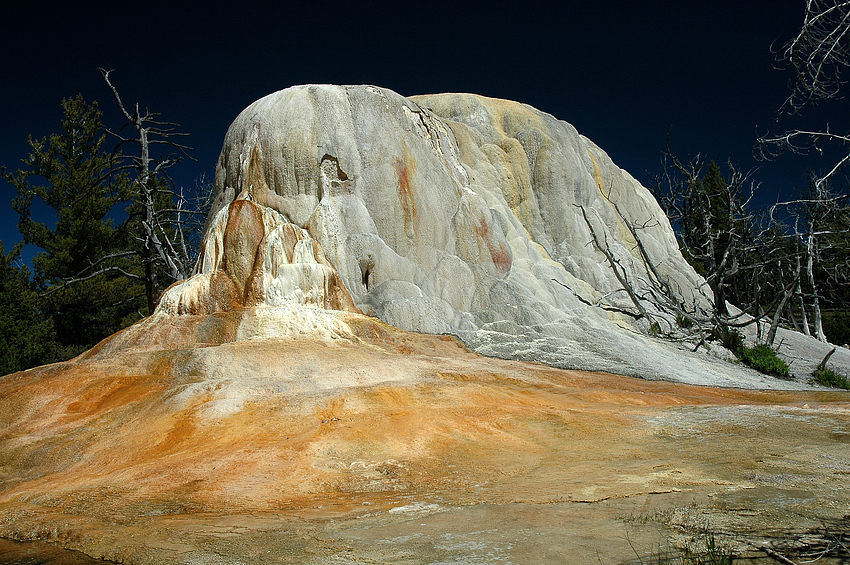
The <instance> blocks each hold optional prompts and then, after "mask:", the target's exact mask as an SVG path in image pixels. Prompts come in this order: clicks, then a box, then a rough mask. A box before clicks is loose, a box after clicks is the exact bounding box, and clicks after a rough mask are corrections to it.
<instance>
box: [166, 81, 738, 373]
mask: <svg viewBox="0 0 850 565" xmlns="http://www.w3.org/2000/svg"><path fill="white" fill-rule="evenodd" d="M215 190H216V192H215V200H214V205H213V209H212V211H211V213H210V216H209V220H208V225H207V231H206V238H205V243H204V250H203V256H202V258H201V261H200V262H199V264H198V268H197V273H198V274H196V275H195V276H194V277H193V278H191V279H190V280H189V281H186V282H185V283H183V284H182V285H179V286H176V287H174V288H172V289H171V290H170V291H169V292H168V293H166V295H165V297H164V298H163V299H162V302H161V305H160V309H159V312H158V313H157V318H162V317H163V316H172V317H173V316H175V315H176V316H180V315H185V314H211V313H215V312H221V311H227V310H232V309H238V308H246V307H247V308H260V309H262V308H273V309H278V310H276V311H277V312H278V313H279V314H280V317H281V321H280V323H281V324H283V325H287V324H289V323H290V322H289V321H287V319H286V317H287V316H288V314H285V313H284V311H285V310H286V308H285V307H286V306H287V305H298V306H299V307H300V306H304V305H310V306H314V307H319V308H330V309H338V310H344V311H358V310H359V311H362V312H364V313H367V314H371V315H377V316H378V317H380V318H381V319H382V320H384V321H386V322H388V323H390V324H393V325H395V326H397V327H399V328H402V329H406V330H412V331H418V332H426V333H437V334H440V333H452V334H455V335H457V336H459V337H460V338H461V339H462V340H464V342H465V343H467V344H468V345H469V346H470V347H472V348H473V349H475V350H477V351H479V352H481V353H485V354H487V355H492V356H498V357H506V358H519V359H528V360H535V361H543V362H546V363H549V364H551V365H555V366H561V367H572V368H581V369H593V370H608V371H612V372H619V373H623V374H629V375H639V376H642V377H645V378H657V377H664V378H673V379H678V380H685V381H691V382H704V381H705V372H706V371H707V370H709V371H711V372H712V373H717V374H718V375H719V380H718V381H716V383H725V384H734V383H735V382H736V380H737V379H738V376H737V375H738V371H737V369H735V368H730V367H722V366H721V367H720V368H718V367H715V364H714V363H713V362H712V361H711V360H707V359H705V356H700V357H699V358H698V359H699V360H698V361H695V362H688V363H682V362H681V361H680V355H681V351H680V350H678V349H676V348H673V347H672V346H670V345H669V344H663V343H659V341H658V340H656V339H652V338H649V337H648V336H646V333H647V330H648V329H649V327H648V323H647V322H646V318H642V319H640V318H639V317H638V316H636V315H635V314H637V313H638V310H637V309H636V308H635V305H634V304H633V303H632V302H631V301H630V299H629V296H628V295H627V294H626V292H624V283H625V284H628V285H629V286H631V287H633V288H634V289H636V291H637V292H638V293H639V294H640V295H642V296H644V297H646V298H645V299H644V300H643V303H642V305H641V306H642V308H644V309H645V310H647V311H650V312H652V313H653V315H654V319H656V320H659V321H660V322H661V323H662V324H665V323H666V324H667V327H664V328H661V329H662V330H666V329H670V328H672V327H673V324H674V323H675V322H674V321H673V320H670V319H669V316H665V315H664V314H662V313H660V312H658V310H657V309H656V307H655V306H656V305H655V304H654V303H653V299H652V296H653V295H652V294H651V293H649V292H646V290H647V288H648V286H647V285H648V281H649V280H652V279H653V277H658V276H660V277H661V278H662V279H663V281H664V282H665V283H666V284H667V285H669V287H670V288H672V289H673V290H674V292H675V293H676V295H677V296H676V298H677V299H679V300H681V301H683V302H685V303H687V304H692V305H693V306H694V307H697V308H698V307H700V306H701V305H702V304H704V300H705V297H704V296H703V295H702V294H701V292H702V291H701V286H700V285H701V283H702V281H701V279H700V278H699V277H698V276H697V275H696V273H695V272H694V271H693V269H691V267H690V266H689V265H688V264H687V263H686V262H685V261H684V260H683V258H682V256H681V254H680V253H679V251H678V247H677V245H676V241H675V237H674V235H673V232H672V230H671V228H670V225H669V222H668V221H667V219H666V217H665V216H664V214H663V213H662V211H661V209H660V208H659V207H658V205H657V204H656V202H655V200H654V199H653V197H652V196H651V195H650V193H649V192H648V191H647V190H646V189H645V188H644V187H643V186H641V185H640V184H639V183H638V182H637V181H635V180H634V179H633V178H632V177H631V176H630V175H629V174H628V173H626V172H625V171H623V170H622V169H620V168H618V167H617V166H616V165H614V164H613V163H612V162H611V160H610V159H609V158H608V156H607V155H606V154H605V152H604V151H602V150H601V149H599V148H598V147H597V146H596V145H594V144H593V143H592V142H590V141H589V140H588V139H587V138H585V137H583V136H581V135H579V134H578V133H577V132H576V130H575V128H573V127H572V126H571V125H570V124H568V123H566V122H563V121H559V120H556V119H555V118H553V117H552V116H550V115H548V114H545V113H543V112H540V111H538V110H535V109H534V108H531V107H529V106H526V105H523V104H519V103H516V102H509V101H505V100H496V99H490V98H484V97H481V96H475V95H470V94H441V95H434V96H418V97H413V98H404V97H402V96H400V95H398V94H396V93H394V92H392V91H389V90H386V89H381V88H375V87H371V86H347V87H346V86H327V85H313V86H299V87H293V88H288V89H286V90H282V91H280V92H276V93H274V94H271V95H269V96H267V97H265V98H263V99H261V100H258V101H257V102H255V103H254V104H252V105H251V106H249V107H248V108H247V109H246V110H245V111H243V112H242V113H241V114H240V115H239V117H237V119H236V120H235V121H234V123H233V125H232V126H231V127H230V130H229V131H228V133H227V137H226V139H225V142H224V148H223V150H222V153H221V158H220V160H219V164H218V168H217V171H216V189H215ZM629 226H633V227H634V226H638V227H639V228H638V229H639V239H640V243H641V245H642V246H643V249H644V250H645V253H646V254H647V256H648V257H649V258H650V259H651V263H652V264H653V265H654V266H655V268H656V269H657V273H650V271H649V269H648V268H647V265H646V264H645V261H644V259H643V258H642V256H641V254H640V252H639V250H638V245H637V242H636V240H635V238H634V236H633V232H632V231H631V230H630V229H629ZM603 251H605V252H606V253H607V254H608V255H609V256H606V253H603ZM612 261H613V264H612ZM615 266H616V268H617V269H618V271H619V272H616V273H615V271H614V267H615ZM281 308H283V310H279V309H281ZM274 315H275V316H276V315H277V314H274ZM263 316H265V319H269V316H270V313H269V312H264V313H263ZM272 317H273V316H272ZM266 325H267V326H268V325H270V324H266ZM246 327H247V326H246ZM240 335H241V336H242V337H250V331H247V332H246V330H245V328H243V330H242V333H241V334H240ZM706 364H708V365H706ZM708 367H710V368H708Z"/></svg>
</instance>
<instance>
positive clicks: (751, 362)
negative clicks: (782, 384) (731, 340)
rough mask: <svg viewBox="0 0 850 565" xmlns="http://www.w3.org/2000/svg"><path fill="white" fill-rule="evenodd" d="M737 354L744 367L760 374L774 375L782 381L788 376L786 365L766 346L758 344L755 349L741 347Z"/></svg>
mask: <svg viewBox="0 0 850 565" xmlns="http://www.w3.org/2000/svg"><path fill="white" fill-rule="evenodd" d="M737 354H738V358H739V359H740V360H741V361H742V362H743V363H744V364H745V365H747V366H748V367H751V368H753V369H755V370H756V371H759V372H760V373H765V374H766V375H775V376H777V377H779V378H782V379H787V378H788V377H789V376H790V371H789V370H788V365H787V364H786V363H785V361H783V360H782V359H780V358H779V357H777V355H776V352H775V351H774V350H773V349H771V348H770V346H768V345H764V344H760V345H756V346H755V347H746V346H743V345H742V346H741V348H740V349H739V350H738V351H737Z"/></svg>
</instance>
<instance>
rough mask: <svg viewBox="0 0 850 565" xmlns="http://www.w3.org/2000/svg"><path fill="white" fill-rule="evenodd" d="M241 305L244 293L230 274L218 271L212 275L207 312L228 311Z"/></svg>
mask: <svg viewBox="0 0 850 565" xmlns="http://www.w3.org/2000/svg"><path fill="white" fill-rule="evenodd" d="M240 306H242V293H241V292H240V291H239V287H238V286H237V284H236V283H235V282H234V281H233V279H232V278H231V277H230V275H229V274H228V273H227V272H225V271H216V272H214V273H213V274H212V275H210V291H209V294H208V296H207V308H206V312H205V313H210V314H212V313H214V312H227V311H229V310H234V309H236V308H239V307H240Z"/></svg>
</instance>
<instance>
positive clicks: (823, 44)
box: [758, 0, 850, 185]
mask: <svg viewBox="0 0 850 565" xmlns="http://www.w3.org/2000/svg"><path fill="white" fill-rule="evenodd" d="M776 59H777V62H778V63H779V66H780V67H787V68H790V69H791V70H792V71H793V73H794V78H793V81H792V85H791V93H790V94H789V95H788V98H787V99H786V100H785V102H784V103H783V105H782V106H781V108H780V109H779V113H778V114H779V116H782V115H783V114H797V115H799V114H802V112H803V110H804V109H806V108H807V107H809V106H813V105H814V104H816V103H818V102H821V101H825V100H835V99H838V98H840V97H841V89H842V88H843V86H844V84H845V80H844V79H843V78H842V73H843V71H844V70H845V68H846V67H847V66H848V65H850V1H848V0H807V1H806V11H805V15H804V17H803V24H802V26H801V27H800V31H799V33H798V34H797V36H796V37H794V38H793V39H792V40H791V41H789V42H788V43H786V44H785V45H784V46H783V48H782V49H780V50H779V51H778V52H777V53H776ZM837 117H839V118H843V117H844V112H843V111H842V112H841V113H840V114H839V115H838V116H837ZM827 144H829V145H833V146H836V145H837V146H839V147H842V153H841V155H842V156H841V157H840V158H839V159H838V161H837V162H835V163H833V164H831V165H829V166H828V167H827V168H826V169H825V172H823V173H821V174H819V175H818V177H817V179H816V182H817V184H818V185H820V184H822V183H829V182H830V181H831V180H832V179H833V178H834V177H835V175H836V174H837V173H838V171H839V170H840V169H841V168H842V167H843V166H844V165H846V164H847V163H848V162H850V132H846V131H845V132H843V131H835V130H833V129H831V128H830V126H829V124H827V125H826V126H825V127H824V128H822V129H791V130H788V131H784V132H780V133H776V134H767V135H763V136H761V137H760V138H759V144H758V147H759V149H760V152H761V154H762V156H763V157H765V158H767V159H771V158H774V157H776V156H778V155H780V154H782V153H784V152H786V151H790V152H792V153H798V154H808V153H811V152H815V153H818V154H823V152H824V146H826V145H827Z"/></svg>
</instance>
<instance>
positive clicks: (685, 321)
mask: <svg viewBox="0 0 850 565" xmlns="http://www.w3.org/2000/svg"><path fill="white" fill-rule="evenodd" d="M676 325H677V326H679V327H680V328H682V329H683V330H687V329H690V328H691V327H692V326H693V325H694V322H693V320H691V319H690V318H688V317H687V316H683V315H682V314H676Z"/></svg>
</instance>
